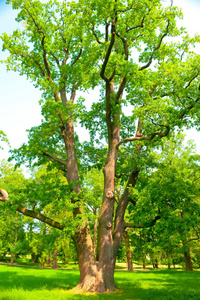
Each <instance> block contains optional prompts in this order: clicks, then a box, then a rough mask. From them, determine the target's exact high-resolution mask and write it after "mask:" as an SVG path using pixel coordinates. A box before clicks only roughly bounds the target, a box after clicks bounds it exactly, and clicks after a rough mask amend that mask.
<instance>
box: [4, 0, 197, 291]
mask: <svg viewBox="0 0 200 300" xmlns="http://www.w3.org/2000/svg"><path fill="white" fill-rule="evenodd" d="M11 2H12V4H13V8H14V9H19V14H18V18H17V20H18V21H19V22H23V24H24V30H22V31H20V30H16V31H15V32H14V33H13V34H12V35H10V36H8V35H7V34H3V35H2V40H3V49H4V50H8V51H9V52H10V56H9V57H8V58H7V60H6V61H5V63H6V64H7V67H8V69H12V70H14V71H19V72H20V74H26V75H27V77H28V78H29V79H31V80H32V81H33V83H34V84H35V85H36V86H37V87H39V88H40V89H41V90H42V91H43V107H42V113H43V116H44V120H43V122H42V124H41V125H40V126H39V127H34V128H32V129H31V130H30V132H29V142H28V145H23V146H22V147H21V148H20V149H18V150H15V151H14V152H13V157H14V158H15V159H16V160H18V163H19V164H20V163H23V162H25V161H28V162H29V163H33V162H34V161H35V159H37V164H43V163H46V162H47V160H48V159H49V160H50V161H52V163H53V165H54V166H57V167H58V168H60V170H62V171H63V174H64V176H65V178H66V182H67V183H66V185H68V187H69V189H67V188H66V185H65V184H64V186H65V188H66V190H65V192H66V194H65V195H64V194H63V197H61V198H60V200H61V203H62V205H63V217H64V218H65V212H64V210H65V209H68V208H65V207H66V206H69V207H71V208H72V211H73V218H74V220H75V221H74V223H73V224H75V223H76V225H77V226H76V228H77V230H76V231H73V232H72V236H73V240H74V243H75V245H76V249H77V256H78V261H79V268H80V282H79V285H78V288H80V289H84V290H88V291H98V292H105V291H112V290H115V288H116V287H115V283H114V266H115V261H116V256H117V252H118V249H119V247H120V244H121V240H122V237H123V234H124V230H125V229H126V228H127V227H128V226H132V225H133V226H134V224H130V223H129V224H127V223H126V222H125V220H124V216H125V211H126V208H127V206H128V204H129V202H131V201H132V202H134V201H133V199H132V193H133V189H134V187H135V184H136V182H137V178H138V175H139V172H140V169H141V168H142V166H143V164H144V161H145V159H146V158H147V157H148V155H149V151H150V149H151V150H152V148H153V147H156V146H158V145H159V143H160V139H161V138H163V137H165V136H167V135H168V134H169V132H170V131H173V130H174V129H175V128H176V127H179V128H182V127H183V126H197V125H198V118H199V111H198V106H199V100H200V97H199V95H200V94H199V93H200V92H199V62H200V58H199V55H195V53H193V52H192V51H191V47H190V46H194V44H195V42H198V41H199V37H198V36H196V37H194V38H189V37H188V35H185V34H184V30H183V29H182V28H181V29H178V28H177V26H176V18H177V17H181V13H180V11H179V10H178V9H177V8H176V7H173V6H172V5H171V6H170V7H167V8H164V7H163V6H162V4H161V2H160V1H159V0H153V1H151V2H150V1H147V0H142V1H140V2H135V1H128V2H127V1H120V0H115V1H114V0H109V1H91V0H90V1H87V0H80V1H78V2H76V3H74V2H67V1H63V2H61V3H60V2H56V1H54V2H53V1H49V2H48V3H46V4H43V3H41V2H38V1H31V0H20V1H18V0H13V1H11ZM174 37H180V39H179V40H180V41H179V42H177V43H176V42H172V41H171V39H172V38H174ZM167 38H168V39H167ZM169 38H170V39H169ZM174 70H176V72H174ZM95 87H98V88H100V96H99V100H97V99H95V101H94V102H93V103H92V105H87V101H85V103H86V107H84V106H83V98H79V100H78V101H76V102H75V96H76V91H77V90H79V91H81V90H88V89H89V88H95ZM89 104H90V103H89ZM126 106H128V111H127V110H126ZM77 121H79V123H80V124H82V125H83V126H85V128H86V129H87V130H88V131H89V134H90V141H89V142H88V143H84V142H81V141H80V140H79V138H78V136H77V133H78V130H76V133H75V129H74V128H75V127H74V124H76V122H77ZM77 124H78V123H77ZM105 144H106V145H107V146H105ZM88 150H90V151H88ZM124 157H125V163H124V162H123V161H124ZM99 158H100V159H99ZM98 160H99V161H98ZM94 161H96V162H94ZM122 162H123V163H122ZM121 163H122V165H121ZM123 164H124V165H123ZM91 165H93V166H95V167H97V168H103V174H104V190H103V201H102V205H101V210H100V217H99V226H98V245H97V260H96V258H95V255H94V249H93V242H92V238H91V234H90V227H89V223H88V219H87V214H86V213H85V211H86V210H85V209H84V207H85V205H86V206H87V204H86V203H85V202H84V191H83V187H84V184H83V180H82V170H84V168H88V169H90V168H91ZM122 169H124V170H125V172H124V176H123V177H124V178H123V183H124V185H125V188H124V191H123V193H121V198H120V200H119V201H118V202H116V198H115V194H116V184H117V181H116V178H115V176H116V175H117V176H120V178H121V179H122V177H121V170H122ZM121 186H123V185H122V184H121ZM59 187H60V186H59ZM41 196H42V197H43V196H44V195H43V194H41ZM38 198H39V197H38ZM3 200H5V199H3ZM57 204H58V205H59V202H57ZM47 206H48V207H51V204H50V203H49V204H48V205H47ZM51 208H52V207H51ZM38 209H39V207H38ZM54 209H56V207H55V205H54V206H53V208H52V209H51V210H46V209H45V208H44V207H43V211H40V212H37V213H35V212H34V210H30V209H27V208H25V207H23V206H18V207H17V210H18V211H20V212H22V213H23V214H25V215H29V216H31V217H34V218H38V219H40V220H41V221H43V222H45V223H47V224H49V225H51V226H53V227H56V228H58V229H63V228H64V227H68V224H69V223H66V224H65V222H63V223H62V224H61V223H60V222H59V221H60V220H61V219H60V216H61V215H60V214H59V215H58V218H57V219H56V220H57V221H55V220H53V219H52V213H53V212H55V211H54ZM45 212H46V213H47V214H48V217H46V216H45V215H44V214H43V213H45ZM55 217H56V215H55ZM159 218H160V216H155V218H154V219H152V220H150V219H149V220H148V223H147V224H146V225H147V226H152V225H154V224H155V222H156V221H157V220H158V219H159ZM64 221H65V219H64ZM135 226H136V225H135Z"/></svg>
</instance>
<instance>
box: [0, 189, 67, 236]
mask: <svg viewBox="0 0 200 300" xmlns="http://www.w3.org/2000/svg"><path fill="white" fill-rule="evenodd" d="M0 195H2V197H0V201H2V202H6V201H7V200H8V193H7V192H6V191H5V190H3V189H0ZM10 205H11V206H12V205H14V204H13V203H11V204H10ZM16 211H19V212H20V213H22V214H23V215H25V216H28V217H31V218H33V219H37V220H39V221H41V222H43V223H46V224H48V225H50V226H52V227H54V228H57V229H60V230H62V229H64V228H65V226H64V225H62V224H60V223H59V222H57V221H54V220H53V219H51V218H49V217H46V216H45V215H43V214H41V213H38V212H35V211H34V210H30V209H27V208H25V207H23V206H21V205H19V206H18V207H17V209H16Z"/></svg>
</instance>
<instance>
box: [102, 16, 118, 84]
mask: <svg viewBox="0 0 200 300" xmlns="http://www.w3.org/2000/svg"><path fill="white" fill-rule="evenodd" d="M115 23H116V20H115V19H114V20H113V21H112V28H111V40H110V44H109V46H108V49H107V52H106V56H105V59H104V62H103V65H102V67H101V72H100V76H101V78H102V79H104V80H105V81H109V79H108V78H107V77H106V76H105V70H106V66H107V63H108V60H109V57H110V54H111V51H112V48H113V45H114V43H115Z"/></svg>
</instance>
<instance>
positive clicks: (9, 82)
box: [0, 0, 200, 160]
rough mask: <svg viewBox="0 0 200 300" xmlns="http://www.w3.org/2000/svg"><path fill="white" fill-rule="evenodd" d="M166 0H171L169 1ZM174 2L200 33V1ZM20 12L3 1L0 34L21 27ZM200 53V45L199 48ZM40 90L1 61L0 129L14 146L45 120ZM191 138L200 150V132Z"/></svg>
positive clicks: (3, 152) (186, 24) (187, 24)
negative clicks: (39, 101) (32, 128)
mask: <svg viewBox="0 0 200 300" xmlns="http://www.w3.org/2000/svg"><path fill="white" fill-rule="evenodd" d="M165 2H166V3H167V2H169V0H166V1H165ZM173 2H174V5H177V6H180V7H182V9H183V13H184V21H182V24H181V25H182V26H184V27H186V28H187V30H188V32H189V33H190V34H191V35H193V34H195V33H200V22H199V16H200V0H174V1H173ZM15 16H16V11H13V10H12V9H11V6H10V5H6V4H5V1H4V0H0V34H1V33H3V32H7V33H12V31H13V30H14V29H15V28H16V27H19V24H18V23H17V22H15V20H14V19H15ZM198 51H199V53H200V47H199V49H198ZM3 58H5V53H3V52H2V51H1V43H0V59H3ZM40 97H41V94H40V91H39V90H37V89H36V88H34V87H33V85H32V84H31V83H30V82H28V81H27V80H26V78H25V77H20V76H19V74H18V73H14V72H6V68H5V66H4V65H2V64H0V130H3V131H4V132H5V133H6V134H7V137H8V139H9V141H10V144H11V147H12V148H18V147H19V146H20V145H21V144H22V143H24V142H26V141H27V132H26V129H29V128H31V127H33V126H37V125H39V124H40V121H41V114H40V106H39V104H38V100H39V99H40ZM187 138H188V139H194V140H195V142H196V144H197V150H198V153H200V133H197V132H196V131H195V130H190V131H189V132H188V133H187ZM8 150H9V149H8V148H7V147H5V150H0V160H1V159H3V158H5V159H7V158H8V157H9V154H8Z"/></svg>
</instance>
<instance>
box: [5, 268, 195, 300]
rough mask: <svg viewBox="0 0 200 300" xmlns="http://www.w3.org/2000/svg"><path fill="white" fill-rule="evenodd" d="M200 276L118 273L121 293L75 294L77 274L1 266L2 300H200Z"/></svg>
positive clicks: (173, 273)
mask: <svg viewBox="0 0 200 300" xmlns="http://www.w3.org/2000/svg"><path fill="white" fill-rule="evenodd" d="M199 280H200V272H198V271H195V272H184V271H182V270H181V271H180V270H179V271H178V270H157V271H146V272H145V271H143V272H141V271H135V272H133V273H131V272H126V271H116V272H115V281H116V285H117V287H118V288H119V291H117V292H114V293H112V294H103V295H102V294H96V295H92V294H88V293H87V294H86V293H85V294H74V293H73V292H72V291H71V290H70V289H71V288H73V287H75V286H76V284H77V283H78V281H79V272H78V271H77V270H51V269H39V268H29V267H16V266H7V265H0V300H19V299H21V300H27V299H29V300H43V299H48V300H64V299H65V300H66V299H70V300H78V299H83V300H84V299H85V300H86V299H89V300H90V299H94V300H95V299H96V300H99V299H101V300H104V299H105V300H106V299H108V300H110V299H115V300H117V299H123V300H130V299H131V300H154V299H156V300H171V299H174V300H188V299H195V300H199V299H200V284H199V282H200V281H199Z"/></svg>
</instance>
